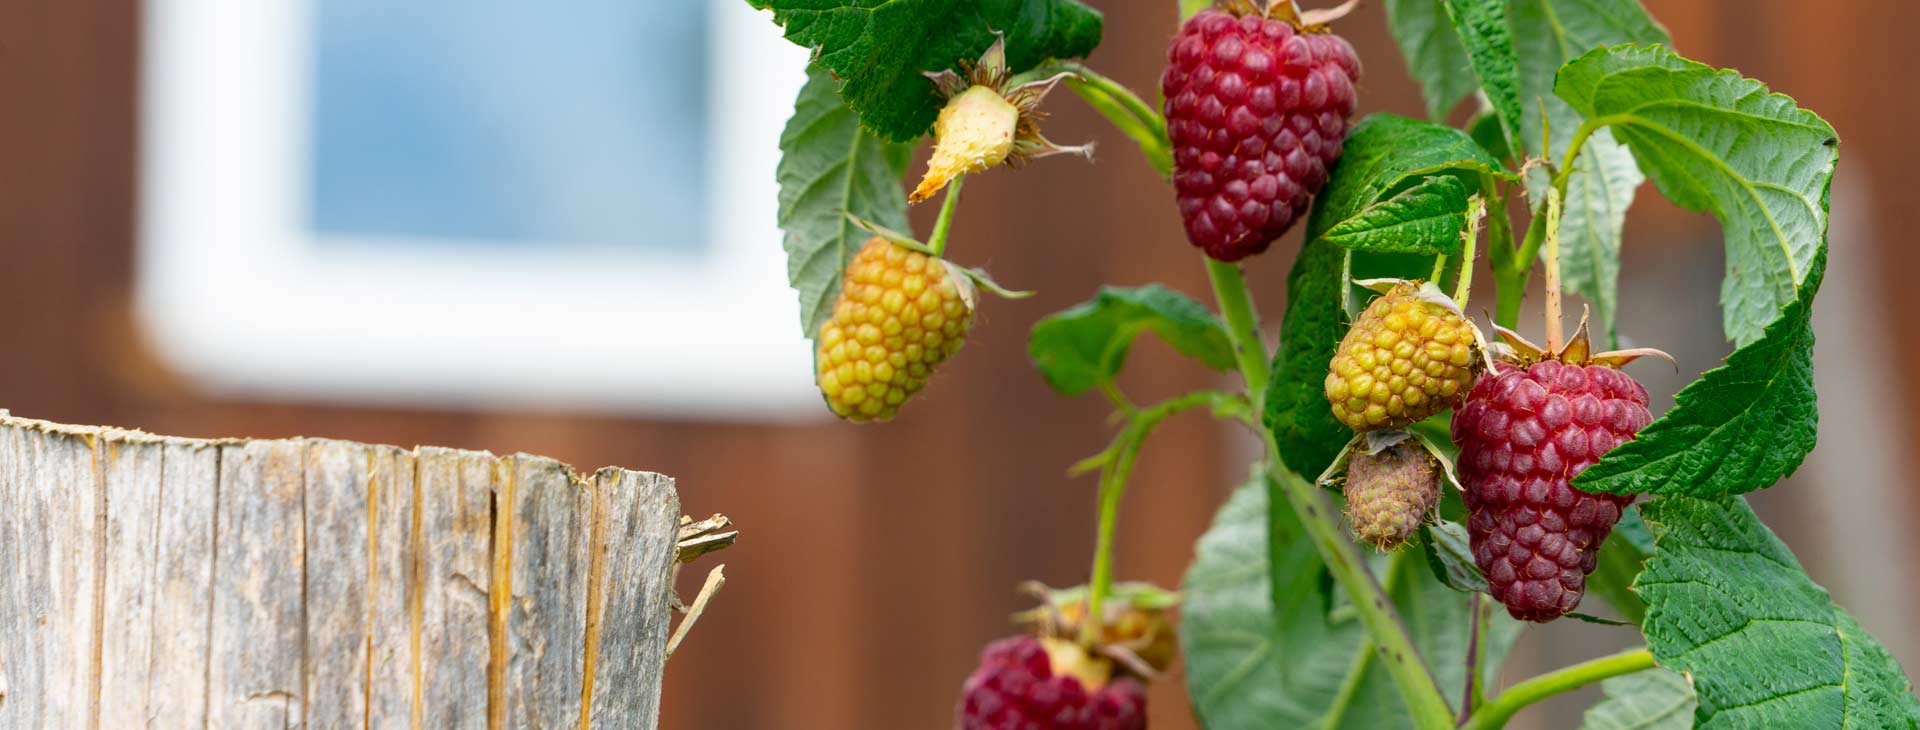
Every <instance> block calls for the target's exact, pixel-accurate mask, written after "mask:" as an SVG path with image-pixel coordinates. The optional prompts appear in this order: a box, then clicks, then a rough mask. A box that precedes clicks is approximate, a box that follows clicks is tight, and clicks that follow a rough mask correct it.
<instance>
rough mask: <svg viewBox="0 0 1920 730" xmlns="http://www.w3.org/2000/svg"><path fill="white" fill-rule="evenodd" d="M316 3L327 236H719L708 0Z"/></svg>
mask: <svg viewBox="0 0 1920 730" xmlns="http://www.w3.org/2000/svg"><path fill="white" fill-rule="evenodd" d="M315 4H316V8H317V11H316V15H315V23H314V25H313V28H314V29H315V31H314V32H315V34H316V37H315V39H314V40H315V47H316V54H315V66H314V69H315V71H314V73H315V81H316V82H317V83H316V85H315V88H316V92H315V98H314V99H313V107H312V115H313V116H312V123H313V126H312V134H313V146H312V152H311V154H312V159H311V163H312V164H311V167H310V169H311V171H312V172H311V174H312V178H311V181H310V182H311V188H310V189H311V196H312V197H311V200H310V205H311V207H310V213H309V214H310V216H311V224H312V225H313V227H314V228H315V229H316V230H317V232H319V233H322V234H335V235H347V236H371V237H424V238H436V239H462V240H466V241H480V242H485V243H486V244H488V245H506V246H528V245H567V246H601V247H644V248H647V249H652V250H662V251H684V252H692V251H696V250H698V249H699V248H703V247H704V246H705V243H706V241H705V237H704V233H705V231H704V228H705V226H704V217H705V212H706V205H707V200H706V197H707V196H706V192H707V191H706V174H705V168H706V167H707V164H708V163H707V155H706V152H705V151H706V150H707V149H708V145H709V143H710V142H709V140H708V139H706V133H707V127H708V124H707V116H708V111H707V97H708V94H709V93H710V92H709V84H710V83H711V81H710V78H709V77H710V73H709V72H710V68H709V63H708V60H707V56H706V47H707V35H708V11H707V3H706V2H701V1H695V2H654V1H651V0H642V1H638V2H636V0H569V2H564V3H546V2H537V1H535V0H479V1H475V0H316V3H315Z"/></svg>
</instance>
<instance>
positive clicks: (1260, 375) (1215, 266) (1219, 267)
mask: <svg viewBox="0 0 1920 730" xmlns="http://www.w3.org/2000/svg"><path fill="white" fill-rule="evenodd" d="M1206 261H1207V278H1208V279H1210V280H1212V282H1213V296H1214V299H1215V300H1216V301H1217V302H1218V303H1219V305H1220V316H1221V317H1222V318H1224V319H1225V320H1226V321H1227V338H1228V339H1229V340H1231V341H1232V342H1233V356H1234V358H1235V360H1236V361H1237V362H1239V364H1240V375H1241V377H1243V378H1245V379H1246V381H1247V399H1248V400H1249V401H1251V402H1252V403H1253V407H1254V408H1255V409H1260V408H1264V407H1265V406H1266V402H1267V376H1268V373H1267V368H1268V364H1267V344H1266V342H1265V341H1263V340H1261V339H1260V325H1259V322H1258V320H1257V319H1255V315H1254V313H1253V312H1254V310H1253V296H1252V295H1250V294H1248V293H1247V280H1246V279H1245V278H1244V277H1242V276H1241V274H1240V267H1239V265H1237V264H1229V263H1223V262H1220V261H1215V260H1213V258H1212V257H1208V258H1207V260H1206ZM1276 453H1278V452H1276Z"/></svg>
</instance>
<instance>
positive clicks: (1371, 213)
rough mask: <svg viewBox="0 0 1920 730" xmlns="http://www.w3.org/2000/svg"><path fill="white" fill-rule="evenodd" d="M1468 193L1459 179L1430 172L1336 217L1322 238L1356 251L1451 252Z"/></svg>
mask: <svg viewBox="0 0 1920 730" xmlns="http://www.w3.org/2000/svg"><path fill="white" fill-rule="evenodd" d="M1468 195H1469V193H1468V192H1467V186H1466V185H1464V184H1462V183H1461V182H1460V179H1459V178H1456V177H1449V176H1445V175H1441V176H1436V177H1430V178H1427V179H1425V180H1422V181H1420V183H1419V184H1417V185H1414V186H1413V187H1411V188H1407V189H1406V190H1403V191H1401V192H1400V194H1398V195H1395V196H1393V197H1391V198H1387V199H1386V200H1382V201H1380V202H1377V203H1374V204H1373V205H1369V206H1367V207H1366V208H1363V209H1361V211H1360V212H1359V213H1358V214H1355V215H1354V216H1353V217H1352V218H1348V219H1346V220H1343V221H1340V222H1339V223H1338V224H1336V225H1335V226H1334V227H1333V228H1331V229H1328V231H1327V233H1326V236H1325V238H1326V240H1327V241H1329V242H1332V243H1334V244H1335V245H1338V246H1340V247H1342V248H1348V249H1353V250H1356V251H1380V252H1385V253H1417V254H1424V255H1427V256H1432V255H1434V254H1449V255H1451V254H1454V253H1457V252H1459V250H1460V231H1461V230H1462V229H1464V228H1466V225H1467V197H1468Z"/></svg>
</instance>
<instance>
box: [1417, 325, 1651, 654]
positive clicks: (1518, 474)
mask: <svg viewBox="0 0 1920 730" xmlns="http://www.w3.org/2000/svg"><path fill="white" fill-rule="evenodd" d="M1651 420H1653V416H1652V414H1651V413H1649V412H1648V410H1647V390H1646V388H1643V387H1641V386H1640V384H1639V383H1637V382H1635V381H1634V379H1633V378H1632V377H1629V376H1628V375H1627V374H1626V373H1623V372H1620V371H1619V370H1615V369H1613V368H1609V367H1605V366H1602V365H1579V364H1568V363H1563V362H1558V361H1554V360H1546V361H1543V362H1538V363H1535V364H1533V365H1532V366H1530V367H1527V368H1525V369H1522V368H1518V367H1513V366H1509V365H1502V366H1499V367H1498V369H1497V371H1496V372H1493V373H1489V374H1487V375H1486V376H1484V377H1482V378H1480V381H1479V382H1478V383H1477V384H1475V385H1474V386H1473V390H1472V391H1471V392H1470V393H1468V395H1467V399H1466V403H1465V404H1464V405H1462V406H1461V407H1460V408H1459V409H1458V410H1457V411H1455V412H1454V415H1453V440H1454V443H1456V444H1458V445H1459V447H1460V458H1459V462H1458V468H1459V473H1460V478H1461V482H1462V484H1463V486H1464V487H1465V488H1466V493H1465V498H1466V505H1467V510H1468V518H1467V532H1468V534H1469V535H1470V536H1471V538H1472V544H1473V555H1474V562H1476V563H1477V564H1478V565H1479V566H1480V571H1481V572H1482V573H1485V574H1486V576H1487V583H1488V584H1489V586H1490V590H1491V592H1492V594H1493V597H1494V598H1497V599H1499V600H1500V602H1501V603H1504V604H1506V606H1507V612H1508V613H1511V614H1512V615H1513V617H1514V618H1517V619H1522V620H1527V621H1551V620H1553V619H1555V618H1558V617H1560V616H1562V615H1565V614H1566V613H1568V612H1569V611H1572V610H1573V609H1574V607H1575V606H1578V605H1579V604H1580V598H1581V597H1582V596H1583V595H1585V594H1586V586H1587V574H1589V573H1592V572H1593V568H1594V561H1595V559H1596V556H1597V555H1598V553H1599V550H1600V543H1602V542H1604V541H1605V540H1606V539H1607V533H1609V532H1611V531H1612V530H1613V525H1614V523H1615V522H1618V521H1619V520H1620V510H1621V509H1623V508H1625V507H1626V506H1627V505H1628V504H1629V503H1630V502H1632V500H1633V498H1632V497H1628V496H1618V495H1611V494H1589V493H1587V492H1582V491H1579V490H1577V489H1574V488H1573V484H1572V482H1573V478H1574V477H1575V476H1577V475H1579V474H1580V472H1582V471H1584V470H1586V468H1587V467H1589V466H1592V465H1593V463H1594V462H1596V461H1599V460H1600V457H1601V456H1603V455H1605V454H1606V453H1607V452H1608V451H1610V450H1612V449H1613V448H1614V447H1615V446H1618V445H1620V444H1622V443H1625V442H1627V441H1629V440H1632V439H1633V437H1634V434H1636V433H1638V432H1639V431H1640V429H1641V428H1642V427H1644V426H1646V425H1647V423H1648V422H1649V421H1651Z"/></svg>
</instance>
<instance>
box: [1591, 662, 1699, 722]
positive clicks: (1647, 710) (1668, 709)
mask: <svg viewBox="0 0 1920 730" xmlns="http://www.w3.org/2000/svg"><path fill="white" fill-rule="evenodd" d="M1600 691H1601V692H1602V693H1604V694H1605V695H1606V698H1605V699H1602V700H1600V701H1599V702H1598V703H1595V704H1594V706H1592V707H1589V708H1587V715H1586V719H1585V720H1584V721H1582V722H1581V723H1580V730H1691V728H1692V727H1693V708H1694V705H1695V704H1696V703H1695V701H1694V699H1693V686H1692V685H1689V684H1687V678H1686V677H1682V676H1680V675H1679V674H1677V673H1675V672H1673V671H1670V670H1666V669H1659V668H1654V669H1648V670H1646V671H1642V672H1634V673H1633V674H1629V675H1626V676H1622V677H1613V678H1611V679H1608V680H1605V681H1603V682H1601V683H1600Z"/></svg>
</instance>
